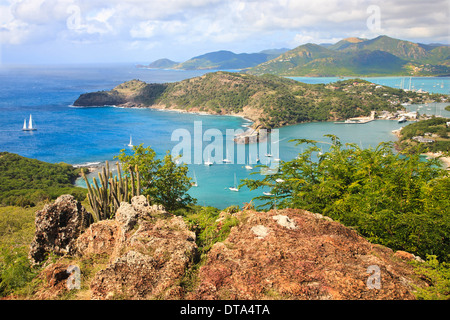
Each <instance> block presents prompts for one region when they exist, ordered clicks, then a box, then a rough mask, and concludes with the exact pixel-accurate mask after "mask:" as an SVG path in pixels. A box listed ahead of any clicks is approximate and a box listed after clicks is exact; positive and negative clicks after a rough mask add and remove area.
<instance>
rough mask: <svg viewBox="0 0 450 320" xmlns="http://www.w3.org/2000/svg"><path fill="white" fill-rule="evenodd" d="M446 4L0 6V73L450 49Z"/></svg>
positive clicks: (57, 1) (223, 1) (274, 0)
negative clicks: (352, 46)
mask: <svg viewBox="0 0 450 320" xmlns="http://www.w3.org/2000/svg"><path fill="white" fill-rule="evenodd" d="M449 21H450V0H345V1H343V0H341V1H338V0H108V1H106V0H0V63H2V64H50V63H51V64H55V63H61V64H66V63H115V62H126V63H128V62H130V63H131V62H132V63H150V62H152V61H154V60H157V59H160V58H169V59H171V60H174V61H178V62H182V61H185V60H188V59H190V58H192V57H194V56H197V55H201V54H204V53H207V52H212V51H218V50H229V51H233V52H235V53H242V52H246V53H253V52H259V51H262V50H265V49H273V48H290V49H292V48H295V47H297V46H299V45H302V44H305V43H317V44H321V43H336V42H337V41H339V40H341V39H344V38H348V37H360V38H369V39H372V38H375V37H377V36H379V35H388V36H390V37H393V38H398V39H402V40H409V41H413V42H420V43H444V44H450V23H449Z"/></svg>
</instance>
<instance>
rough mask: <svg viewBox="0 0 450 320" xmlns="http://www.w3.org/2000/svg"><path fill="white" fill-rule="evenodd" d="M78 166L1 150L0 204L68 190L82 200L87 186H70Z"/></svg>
mask: <svg viewBox="0 0 450 320" xmlns="http://www.w3.org/2000/svg"><path fill="white" fill-rule="evenodd" d="M77 176H78V170H77V169H74V168H73V167H72V166H71V165H69V164H65V163H60V164H51V163H46V162H42V161H39V160H35V159H29V158H25V157H22V156H19V155H17V154H13V153H8V152H0V205H20V206H27V205H35V204H37V203H39V202H41V201H43V200H46V199H49V200H51V199H56V198H57V197H58V196H60V195H61V194H64V193H69V194H72V195H74V196H75V197H78V198H79V199H80V200H83V199H84V198H85V196H86V190H85V189H82V188H77V187H74V186H73V183H74V182H75V179H76V177H77Z"/></svg>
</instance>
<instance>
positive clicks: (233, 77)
mask: <svg viewBox="0 0 450 320" xmlns="http://www.w3.org/2000/svg"><path fill="white" fill-rule="evenodd" d="M426 99H429V95H428V94H419V93H415V92H405V91H403V90H399V89H393V88H389V87H383V86H377V85H375V84H373V83H370V82H367V81H364V80H360V79H357V80H346V81H339V82H336V83H333V84H330V85H324V84H305V83H301V82H298V81H295V80H291V79H286V78H282V77H278V76H273V75H263V76H254V75H249V74H241V73H230V72H222V71H221V72H215V73H207V74H205V75H203V76H201V77H196V78H191V79H186V80H183V81H179V82H174V83H166V84H155V83H152V84H147V83H145V82H143V81H140V80H131V81H128V82H125V83H122V84H121V85H119V86H117V87H115V88H114V89H112V90H110V91H100V92H94V93H86V94H82V95H81V96H80V97H79V98H78V99H77V100H76V101H75V102H74V105H75V106H106V105H120V106H123V107H127V106H128V107H152V108H160V109H178V110H183V111H187V112H206V113H211V114H227V115H239V116H245V117H247V118H249V119H251V120H253V121H255V125H261V126H262V127H264V128H274V127H281V126H284V125H291V124H296V123H301V122H310V121H327V120H343V119H347V118H350V117H356V116H362V115H364V116H368V115H370V111H371V110H390V111H392V110H393V109H395V108H397V107H400V103H403V102H423V100H426Z"/></svg>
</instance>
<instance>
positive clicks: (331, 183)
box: [243, 136, 450, 262]
mask: <svg viewBox="0 0 450 320" xmlns="http://www.w3.org/2000/svg"><path fill="white" fill-rule="evenodd" d="M331 138H332V139H333V143H332V145H331V147H330V150H329V151H328V152H326V153H323V154H319V152H321V149H320V148H319V147H317V146H316V143H315V142H314V141H307V140H300V141H299V142H300V143H305V142H307V143H311V144H312V146H311V147H308V149H307V150H306V151H304V152H303V153H301V154H299V156H298V157H297V158H296V159H294V160H291V161H287V162H282V163H281V164H280V168H279V171H278V173H277V174H275V175H268V176H265V178H264V179H262V180H259V179H245V180H244V181H243V184H244V185H246V186H248V187H249V188H250V189H257V188H261V187H266V188H267V187H270V188H271V194H272V195H268V196H267V195H265V196H261V197H258V199H260V200H263V201H264V204H263V206H265V207H267V206H268V207H275V206H276V207H277V208H301V209H305V210H309V211H311V212H317V213H321V214H324V215H326V216H329V217H331V218H332V219H335V220H337V221H340V222H341V223H343V224H344V225H346V226H350V227H352V228H355V230H357V231H358V232H359V233H360V234H361V235H363V236H364V237H366V238H367V239H368V240H369V241H371V242H374V243H380V244H383V245H385V246H387V247H389V248H393V249H396V250H405V251H408V252H411V253H414V254H416V255H419V256H421V257H423V258H425V257H426V256H427V255H436V256H437V257H438V259H439V260H440V261H445V262H449V261H450V245H449V244H450V216H449V211H448V208H450V198H449V197H448V192H449V190H450V177H449V173H448V172H447V171H446V170H444V169H441V168H440V165H439V162H438V161H437V160H434V159H433V160H430V161H421V159H420V158H419V155H411V156H408V157H403V156H400V155H398V154H395V153H394V152H393V149H392V144H391V143H382V144H380V145H379V146H378V147H377V148H375V149H373V148H369V149H361V148H359V147H358V146H357V145H356V144H349V145H345V146H344V145H342V144H341V143H340V142H339V140H338V139H337V138H336V137H334V136H331ZM280 179H281V180H280Z"/></svg>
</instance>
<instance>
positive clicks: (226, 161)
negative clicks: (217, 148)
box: [222, 152, 231, 163]
mask: <svg viewBox="0 0 450 320" xmlns="http://www.w3.org/2000/svg"><path fill="white" fill-rule="evenodd" d="M222 161H223V163H231V160H230V157H229V156H228V152H227V157H226V158H225V159H223V160H222Z"/></svg>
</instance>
